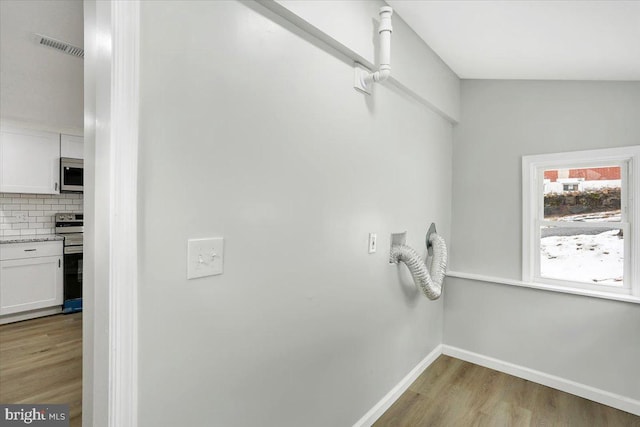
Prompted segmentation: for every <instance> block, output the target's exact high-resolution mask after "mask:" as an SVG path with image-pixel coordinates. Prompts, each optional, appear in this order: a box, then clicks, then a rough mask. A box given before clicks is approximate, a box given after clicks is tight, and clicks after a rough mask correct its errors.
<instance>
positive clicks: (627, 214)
mask: <svg viewBox="0 0 640 427" xmlns="http://www.w3.org/2000/svg"><path fill="white" fill-rule="evenodd" d="M602 166H621V167H622V170H621V180H622V193H621V206H620V209H621V221H620V222H619V223H609V228H611V227H610V226H611V225H612V224H615V225H616V226H617V225H619V226H620V227H619V228H621V229H622V230H623V233H624V236H625V239H624V245H625V247H624V264H625V265H624V269H625V271H624V280H623V286H612V285H598V284H588V283H582V282H572V281H566V280H560V279H550V278H546V277H541V274H540V227H541V225H546V224H544V223H548V220H545V219H544V203H542V201H543V197H542V194H543V191H544V190H543V189H544V176H543V174H544V170H545V169H571V168H580V167H602ZM553 225H555V226H561V227H562V226H569V225H566V224H560V225H558V224H553ZM575 225H576V224H575V223H573V224H571V226H575ZM578 226H579V225H578ZM589 226H590V227H593V226H595V227H598V226H600V224H599V223H590V224H589ZM602 227H603V228H604V227H606V225H605V224H602ZM638 227H640V145H638V146H629V147H620V148H609V149H600V150H587V151H574V152H564V153H551V154H540V155H531V156H523V157H522V281H523V282H525V283H530V284H535V283H539V284H542V285H544V286H551V287H553V288H556V289H557V290H559V291H563V290H565V291H567V292H571V293H582V292H586V293H584V294H585V295H590V296H598V294H603V295H631V296H640V232H638V230H637V228H638Z"/></svg>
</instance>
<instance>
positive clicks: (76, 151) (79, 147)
mask: <svg viewBox="0 0 640 427" xmlns="http://www.w3.org/2000/svg"><path fill="white" fill-rule="evenodd" d="M60 157H70V158H72V159H84V138H83V137H81V136H75V135H65V134H62V135H60Z"/></svg>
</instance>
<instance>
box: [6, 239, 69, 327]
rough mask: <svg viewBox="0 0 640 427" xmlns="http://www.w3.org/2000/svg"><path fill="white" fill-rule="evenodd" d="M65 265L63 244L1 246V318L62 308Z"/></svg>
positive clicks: (14, 244)
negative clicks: (45, 309)
mask: <svg viewBox="0 0 640 427" xmlns="http://www.w3.org/2000/svg"><path fill="white" fill-rule="evenodd" d="M62 261H63V260H62V242H61V241H53V242H37V243H5V244H0V316H5V315H12V314H16V313H21V312H25V311H29V310H38V309H44V308H50V307H55V306H59V305H61V304H62V299H63V286H62V280H63V268H62ZM37 316H38V314H37V312H35V314H34V315H33V316H31V317H37ZM21 319H22V318H21ZM21 319H20V320H21ZM1 320H2V319H0V323H4V322H3V321H1Z"/></svg>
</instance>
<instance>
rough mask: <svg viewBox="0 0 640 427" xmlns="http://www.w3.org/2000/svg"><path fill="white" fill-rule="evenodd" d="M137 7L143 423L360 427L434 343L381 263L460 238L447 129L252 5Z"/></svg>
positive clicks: (393, 271)
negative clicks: (207, 254) (199, 260)
mask: <svg viewBox="0 0 640 427" xmlns="http://www.w3.org/2000/svg"><path fill="white" fill-rule="evenodd" d="M322 3H323V2H318V4H322ZM357 4H358V3H356V2H354V3H353V4H352V6H354V5H357ZM361 4H362V6H363V8H365V9H366V7H368V6H369V5H367V4H366V3H365V2H362V3H361ZM141 7H142V10H141V37H142V38H141V44H140V51H141V78H140V82H141V105H140V114H141V116H140V119H141V123H140V144H141V146H140V183H139V191H138V194H139V229H140V235H139V251H140V258H139V273H140V276H139V277H140V289H139V299H138V301H139V345H138V348H139V357H140V365H139V420H140V421H139V422H140V425H141V426H154V425H190V426H208V425H225V426H241V425H242V426H246V425H278V426H310V427H311V426H346V425H352V424H353V423H354V422H356V421H357V420H358V419H359V418H360V417H362V416H363V415H364V414H365V413H366V412H367V411H368V410H369V409H371V407H372V406H373V405H374V404H375V403H376V402H377V401H378V400H379V399H381V398H382V397H383V396H384V395H385V394H386V393H387V392H389V391H390V390H391V389H392V387H394V386H395V385H396V384H397V383H398V382H399V381H400V380H401V379H402V378H403V377H404V376H405V375H406V374H407V373H409V371H410V370H411V369H413V368H414V367H415V366H416V365H417V364H418V363H419V362H420V361H421V360H422V359H423V358H424V357H425V356H426V355H427V354H429V353H430V352H431V351H432V350H434V349H435V348H436V347H437V346H438V345H439V344H440V343H441V342H442V319H443V314H442V304H443V303H442V300H438V301H429V300H427V299H426V298H425V297H424V296H423V295H422V294H421V293H420V292H418V291H417V290H416V287H415V286H414V284H413V282H412V280H411V277H410V275H409V274H408V272H407V270H406V268H405V267H403V266H395V265H390V264H389V262H388V257H389V253H388V251H389V245H390V237H389V236H390V233H392V232H401V231H407V232H408V243H409V244H410V245H412V246H414V247H416V248H418V249H419V250H420V248H423V249H421V250H420V251H421V252H422V253H424V252H425V251H424V236H425V233H426V231H427V229H428V227H429V224H430V223H431V222H432V221H433V222H436V223H437V224H438V230H439V231H440V233H442V234H443V235H444V236H445V238H447V239H448V238H449V236H450V226H449V221H450V220H449V218H450V214H451V209H450V206H451V153H452V145H451V143H452V125H451V123H450V122H449V121H448V120H446V119H444V118H443V117H442V116H441V115H439V114H437V113H435V112H433V111H431V110H429V109H427V108H426V107H425V106H424V105H423V104H421V103H419V102H416V101H415V100H414V98H413V97H411V96H409V95H407V94H405V93H404V92H402V91H400V90H398V89H396V88H395V87H394V86H392V85H387V84H383V85H376V87H375V88H374V95H373V96H372V97H366V96H365V95H363V94H360V93H358V92H356V91H355V90H354V89H353V87H352V85H353V62H352V60H351V59H350V58H348V57H346V56H343V55H342V54H341V53H339V52H337V51H334V50H333V49H332V48H329V47H328V46H327V45H325V44H324V43H322V42H320V41H318V40H317V39H314V38H312V37H311V36H309V35H308V34H307V33H305V32H303V31H302V30H300V29H299V28H297V27H295V26H293V25H291V24H290V23H288V22H287V21H284V20H283V19H281V18H280V17H278V16H276V15H274V14H273V13H272V12H270V11H269V10H267V9H266V8H263V7H262V6H261V5H259V4H257V3H253V2H198V1H196V2H153V1H145V2H142V4H141ZM356 12H358V11H355V10H354V11H353V12H352V13H354V20H355V19H361V17H362V16H361V13H360V12H358V13H356ZM361 12H362V13H369V12H368V11H366V10H364V9H363V11H361ZM318 13H319V12H318ZM324 13H331V9H330V7H329V6H327V8H325V9H324ZM356 14H357V16H356ZM369 16H371V14H369ZM374 18H377V16H376V15H374V16H371V19H372V27H371V31H372V33H373V31H374V24H375V22H374V21H373V19H374ZM342 19H344V17H342ZM396 25H402V24H401V23H400V21H397V22H394V28H395V26H396ZM345 42H346V43H348V42H349V41H348V40H345ZM402 48H403V47H402V46H401V45H400V46H398V47H397V48H395V47H394V49H402ZM425 48H426V47H425ZM424 73H425V76H426V75H428V73H429V70H428V69H425V70H424ZM371 232H373V233H377V235H378V250H377V252H376V253H374V254H368V253H367V246H368V245H367V240H368V234H369V233H371ZM215 236H222V237H224V238H225V249H224V274H223V275H219V276H213V277H206V278H201V279H196V280H187V279H186V271H187V261H186V255H187V240H188V239H190V238H201V237H215ZM247 408H250V409H249V410H248V409H247Z"/></svg>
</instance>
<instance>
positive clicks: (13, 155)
mask: <svg viewBox="0 0 640 427" xmlns="http://www.w3.org/2000/svg"><path fill="white" fill-rule="evenodd" d="M59 180H60V134H58V133H52V132H43V131H36V130H27V129H12V128H7V127H3V128H2V129H0V192H4V193H38V194H59V193H60V184H59Z"/></svg>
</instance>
